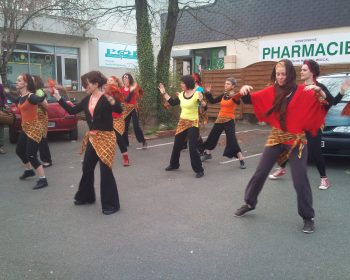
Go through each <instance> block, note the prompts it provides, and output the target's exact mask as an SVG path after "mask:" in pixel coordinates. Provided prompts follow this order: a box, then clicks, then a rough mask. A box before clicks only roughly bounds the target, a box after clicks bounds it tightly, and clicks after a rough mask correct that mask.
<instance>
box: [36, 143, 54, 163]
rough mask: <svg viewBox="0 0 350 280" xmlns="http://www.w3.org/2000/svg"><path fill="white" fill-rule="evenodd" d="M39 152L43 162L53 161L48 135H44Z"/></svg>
mask: <svg viewBox="0 0 350 280" xmlns="http://www.w3.org/2000/svg"><path fill="white" fill-rule="evenodd" d="M39 154H40V160H41V162H49V163H52V159H51V153H50V148H49V143H48V141H47V137H43V138H42V139H41V141H40V143H39Z"/></svg>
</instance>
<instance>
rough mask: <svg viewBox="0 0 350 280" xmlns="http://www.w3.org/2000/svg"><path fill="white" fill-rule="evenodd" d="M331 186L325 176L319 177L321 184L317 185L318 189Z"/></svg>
mask: <svg viewBox="0 0 350 280" xmlns="http://www.w3.org/2000/svg"><path fill="white" fill-rule="evenodd" d="M330 186H331V184H330V183H329V180H328V178H327V177H324V178H321V184H320V186H319V187H318V189H319V190H326V189H328V188H329V187H330Z"/></svg>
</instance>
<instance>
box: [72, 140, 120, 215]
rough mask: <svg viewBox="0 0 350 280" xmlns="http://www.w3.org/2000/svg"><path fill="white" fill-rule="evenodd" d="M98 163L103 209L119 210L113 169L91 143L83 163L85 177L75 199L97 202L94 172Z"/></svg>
mask: <svg viewBox="0 0 350 280" xmlns="http://www.w3.org/2000/svg"><path fill="white" fill-rule="evenodd" d="M97 162H100V172H101V176H100V177H101V190H100V191H101V204H102V209H119V207H120V205H119V195H118V189H117V183H116V181H115V178H114V175H113V172H112V169H111V168H109V167H108V166H107V165H106V164H104V163H103V162H102V161H101V160H100V158H99V157H98V155H97V154H96V151H95V149H94V148H93V146H92V145H91V143H90V142H88V145H87V147H86V151H85V155H84V161H83V175H82V177H81V180H80V183H79V190H78V192H77V193H76V194H75V199H76V200H79V201H82V202H90V203H92V202H94V201H95V199H96V198H95V189H94V171H95V167H96V164H97Z"/></svg>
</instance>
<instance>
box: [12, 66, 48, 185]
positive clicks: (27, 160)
mask: <svg viewBox="0 0 350 280" xmlns="http://www.w3.org/2000/svg"><path fill="white" fill-rule="evenodd" d="M16 89H17V90H18V91H19V93H20V96H19V97H15V96H13V95H8V98H9V99H10V100H11V101H12V102H14V103H16V104H17V107H18V109H19V110H20V112H21V126H22V131H21V133H20V135H19V137H18V141H17V146H16V154H17V155H18V157H19V158H20V159H21V160H22V162H23V163H24V165H25V166H26V170H25V171H24V173H23V174H22V175H21V176H20V177H19V179H21V180H24V179H26V178H28V177H33V176H35V173H36V174H37V176H38V177H39V179H38V181H37V183H36V185H35V186H34V187H33V189H34V190H37V189H42V188H45V187H47V186H48V182H47V179H46V177H45V172H44V169H43V166H42V164H41V163H40V161H39V160H38V157H37V153H38V149H39V143H40V141H41V139H42V133H43V132H42V126H41V124H40V121H39V119H38V104H40V103H41V102H43V101H44V99H45V95H42V96H38V95H36V94H35V86H34V82H33V78H32V76H30V75H29V74H28V73H24V74H21V75H19V76H18V78H17V80H16ZM33 168H34V169H35V172H34V170H33Z"/></svg>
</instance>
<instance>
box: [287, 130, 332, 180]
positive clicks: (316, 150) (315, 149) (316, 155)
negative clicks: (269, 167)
mask: <svg viewBox="0 0 350 280" xmlns="http://www.w3.org/2000/svg"><path fill="white" fill-rule="evenodd" d="M306 138H307V147H308V150H309V158H310V159H311V160H312V161H313V162H315V164H316V167H317V170H318V173H319V174H320V176H321V177H327V175H326V163H325V160H324V157H323V155H322V149H321V139H322V131H321V129H319V130H318V131H317V135H316V136H313V135H312V134H311V133H310V132H306ZM286 165H287V161H286V162H284V163H283V164H282V165H281V167H283V168H285V167H286Z"/></svg>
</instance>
